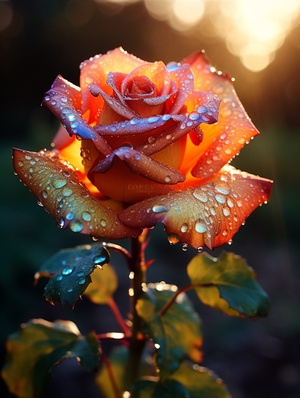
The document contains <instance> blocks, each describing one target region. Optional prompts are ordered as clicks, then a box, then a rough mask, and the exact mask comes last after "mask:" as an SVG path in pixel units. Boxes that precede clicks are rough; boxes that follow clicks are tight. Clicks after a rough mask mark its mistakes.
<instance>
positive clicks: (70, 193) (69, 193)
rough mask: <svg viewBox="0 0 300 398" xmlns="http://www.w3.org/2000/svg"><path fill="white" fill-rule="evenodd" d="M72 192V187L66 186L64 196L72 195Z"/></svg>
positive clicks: (63, 191)
mask: <svg viewBox="0 0 300 398" xmlns="http://www.w3.org/2000/svg"><path fill="white" fill-rule="evenodd" d="M72 193H73V191H72V189H70V188H64V189H63V190H62V194H63V195H64V196H71V195H72Z"/></svg>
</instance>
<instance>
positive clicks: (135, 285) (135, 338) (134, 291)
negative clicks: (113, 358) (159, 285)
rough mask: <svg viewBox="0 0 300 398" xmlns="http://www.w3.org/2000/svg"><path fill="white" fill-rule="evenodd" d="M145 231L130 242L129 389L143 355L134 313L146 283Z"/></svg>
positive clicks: (140, 334)
mask: <svg viewBox="0 0 300 398" xmlns="http://www.w3.org/2000/svg"><path fill="white" fill-rule="evenodd" d="M147 232H148V231H147V230H144V231H143V233H142V234H141V235H140V236H139V237H138V238H136V239H132V240H131V248H132V261H131V272H132V279H131V282H132V285H131V290H130V292H131V319H132V337H131V340H130V346H129V375H128V387H130V386H131V385H132V384H133V383H134V382H135V381H136V380H137V378H138V375H139V368H140V360H141V356H142V354H143V349H144V345H145V339H144V338H143V335H142V331H141V321H142V320H141V318H140V317H139V315H138V313H137V311H136V304H137V301H138V299H139V298H140V297H141V295H142V293H143V286H144V284H145V282H146V279H145V278H146V268H147V267H146V262H145V247H146V245H147V243H146V236H147Z"/></svg>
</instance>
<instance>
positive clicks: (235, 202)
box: [120, 166, 272, 249]
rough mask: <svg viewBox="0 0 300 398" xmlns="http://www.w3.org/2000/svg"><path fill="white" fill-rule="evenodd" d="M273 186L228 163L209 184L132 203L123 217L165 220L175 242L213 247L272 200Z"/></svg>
mask: <svg viewBox="0 0 300 398" xmlns="http://www.w3.org/2000/svg"><path fill="white" fill-rule="evenodd" d="M271 187H272V182H271V181H270V180H267V179H263V178H260V177H258V176H254V175H251V174H247V173H244V172H241V171H239V170H236V169H234V168H233V167H229V166H227V167H226V168H224V169H222V170H221V172H220V173H219V174H218V176H217V177H216V178H214V179H213V180H211V181H210V182H208V183H206V184H203V185H200V186H198V187H193V188H191V187H190V188H188V189H187V190H186V191H180V192H172V193H169V194H167V195H161V196H157V197H153V198H151V199H147V200H145V201H143V202H140V203H137V204H135V205H132V206H130V207H129V208H127V209H126V210H124V211H123V212H122V213H121V214H120V219H121V220H122V222H124V223H125V224H127V225H129V226H131V227H134V228H149V227H152V226H153V225H155V224H156V223H158V222H162V223H163V224H164V225H165V226H166V230H167V232H168V234H169V235H170V236H172V239H173V242H178V241H181V242H182V243H187V244H190V245H191V246H194V247H196V248H199V247H202V246H203V245H206V246H207V247H208V248H209V249H213V248H214V247H217V246H220V245H222V244H224V243H227V242H230V241H231V239H232V237H233V235H234V234H235V233H236V232H237V231H238V229H239V227H240V226H241V225H242V224H243V222H244V221H245V219H246V218H247V217H248V216H249V215H250V214H251V213H252V211H253V210H254V209H255V208H257V207H258V206H259V205H261V204H263V203H264V202H266V201H267V200H268V198H269V196H270V193H271Z"/></svg>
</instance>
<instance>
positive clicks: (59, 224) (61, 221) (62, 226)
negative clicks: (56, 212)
mask: <svg viewBox="0 0 300 398" xmlns="http://www.w3.org/2000/svg"><path fill="white" fill-rule="evenodd" d="M57 225H58V227H59V228H65V225H66V221H65V219H64V218H61V219H60V220H59V221H58V223H57Z"/></svg>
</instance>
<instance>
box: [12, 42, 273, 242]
mask: <svg viewBox="0 0 300 398" xmlns="http://www.w3.org/2000/svg"><path fill="white" fill-rule="evenodd" d="M43 103H44V105H46V106H47V107H48V108H49V109H50V110H51V111H52V112H53V113H54V115H55V116H56V117H57V118H58V119H59V120H60V122H61V123H62V127H61V128H60V129H59V131H58V133H57V135H56V137H55V139H54V149H52V150H51V151H42V152H38V153H32V152H28V151H23V150H17V149H16V150H15V152H14V167H15V170H16V172H17V174H18V175H19V176H20V178H21V180H22V181H23V182H24V183H25V184H26V185H27V186H28V187H29V188H30V189H31V190H32V191H33V192H34V194H35V195H36V196H37V197H38V200H39V202H40V203H41V204H42V205H43V206H45V208H46V210H47V211H48V212H49V213H50V214H51V215H52V216H53V217H54V219H55V220H56V221H57V222H58V225H59V226H60V227H62V228H64V227H67V226H68V227H69V228H71V230H73V231H75V232H76V231H77V232H81V233H85V234H90V235H93V236H96V237H100V238H104V239H117V238H124V237H134V236H137V235H139V234H140V232H141V229H143V228H149V227H152V226H154V225H155V224H156V223H158V222H162V223H163V224H164V225H165V227H166V230H167V232H168V235H169V240H170V242H171V243H176V242H177V241H181V242H183V243H187V244H190V245H192V246H194V247H201V246H203V245H206V246H207V247H209V248H213V247H216V246H219V245H221V244H223V243H226V242H229V241H230V240H231V239H232V237H233V235H234V234H235V233H236V231H237V230H238V229H239V227H240V225H241V224H242V223H243V222H244V221H245V219H246V218H247V217H248V216H249V214H250V213H251V212H252V211H253V210H254V209H255V208H256V207H257V206H259V205H261V204H262V203H264V202H265V201H267V200H268V198H269V195H270V192H271V186H272V182H271V181H270V180H266V179H263V178H260V177H258V176H253V175H250V174H248V173H245V172H241V171H239V170H236V169H235V168H233V167H231V166H229V165H228V163H229V161H230V160H231V159H232V158H233V157H234V156H235V155H236V154H237V153H238V152H239V151H240V149H241V148H242V147H243V146H244V145H245V143H246V142H248V141H249V140H250V139H251V138H252V137H254V136H255V135H256V134H258V131H257V130H256V129H255V127H254V126H253V124H252V123H251V121H250V119H249V118H248V116H247V114H246V112H245V110H244V109H243V107H242V105H241V103H240V101H239V99H238V97H237V95H236V93H235V91H234V88H233V84H232V81H231V79H230V78H229V77H228V76H227V75H225V74H222V73H220V72H216V71H215V70H214V69H213V68H212V67H211V65H210V64H209V62H208V61H207V60H206V58H205V57H204V54H203V53H202V52H197V53H195V54H193V55H191V56H189V57H188V58H186V59H184V60H183V61H182V62H181V63H171V64H168V65H167V66H165V65H164V64H163V63H162V62H155V63H148V62H144V61H142V60H140V59H138V58H136V57H134V56H132V55H129V54H127V53H126V52H125V51H123V50H122V49H116V50H114V51H111V52H109V53H107V54H105V55H102V56H96V57H94V58H91V59H90V60H88V61H85V62H83V63H82V65H81V75H80V87H77V86H74V85H73V84H71V83H70V82H68V81H67V80H65V79H63V78H62V77H60V76H58V77H57V78H56V80H55V81H54V83H53V85H52V87H51V89H50V90H49V91H48V92H47V93H46V94H45V97H44V101H43Z"/></svg>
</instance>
